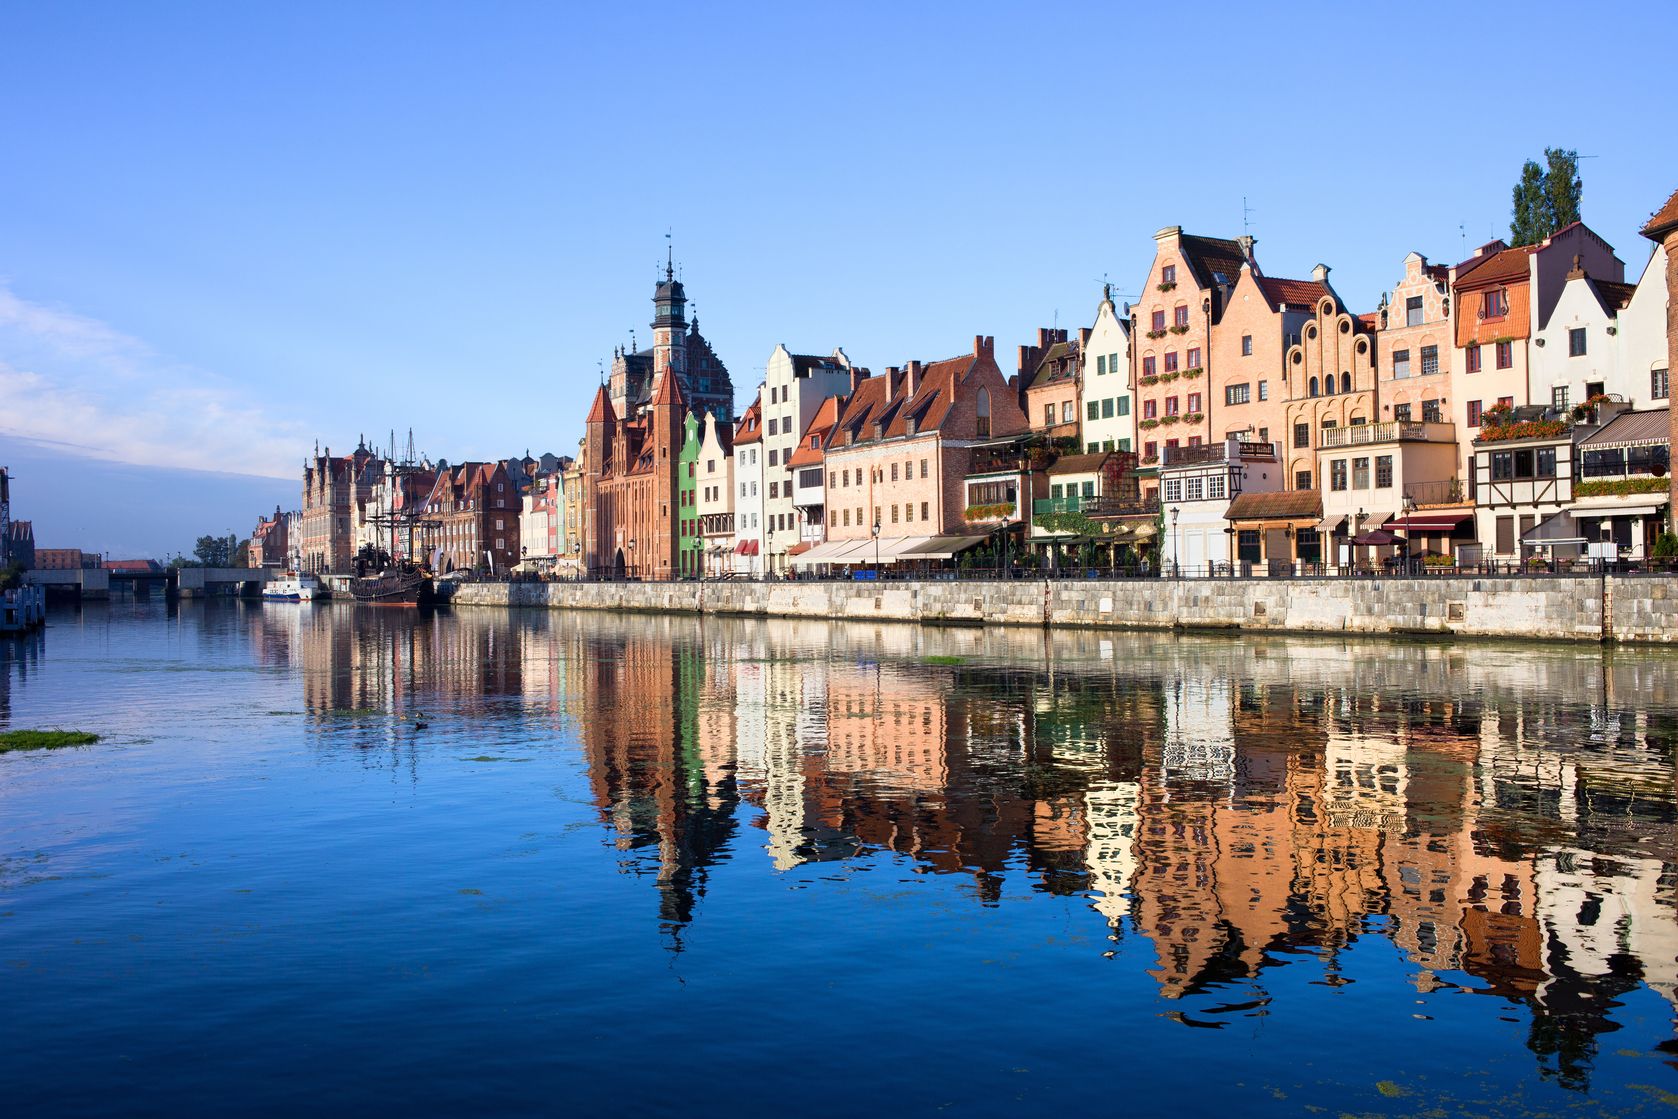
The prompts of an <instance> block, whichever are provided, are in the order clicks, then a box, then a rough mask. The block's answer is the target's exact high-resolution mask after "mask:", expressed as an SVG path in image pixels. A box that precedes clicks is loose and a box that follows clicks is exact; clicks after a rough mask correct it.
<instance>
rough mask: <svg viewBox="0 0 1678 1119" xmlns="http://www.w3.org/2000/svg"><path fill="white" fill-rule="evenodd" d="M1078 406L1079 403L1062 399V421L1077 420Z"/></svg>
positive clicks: (1067, 422) (1070, 421) (1064, 422)
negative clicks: (1076, 409)
mask: <svg viewBox="0 0 1678 1119" xmlns="http://www.w3.org/2000/svg"><path fill="white" fill-rule="evenodd" d="M1076 407H1077V405H1075V404H1073V403H1072V401H1070V400H1064V401H1062V402H1061V405H1060V422H1061V423H1063V424H1069V423H1072V422H1073V421H1074V420H1076V419H1077V418H1078V413H1077V412H1076V411H1074V409H1075V408H1076Z"/></svg>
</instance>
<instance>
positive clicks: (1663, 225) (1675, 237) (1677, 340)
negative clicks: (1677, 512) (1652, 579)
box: [1643, 191, 1678, 527]
mask: <svg viewBox="0 0 1678 1119" xmlns="http://www.w3.org/2000/svg"><path fill="white" fill-rule="evenodd" d="M1643 236H1645V237H1647V238H1649V240H1651V241H1653V242H1654V243H1655V244H1656V245H1659V246H1660V247H1661V250H1662V251H1663V252H1664V253H1665V254H1666V291H1667V303H1666V357H1667V364H1666V368H1667V369H1668V370H1670V369H1672V367H1673V366H1674V365H1678V302H1675V301H1674V300H1673V298H1672V293H1673V292H1678V191H1673V192H1672V196H1671V197H1669V198H1668V199H1667V200H1666V205H1664V206H1662V207H1661V208H1660V209H1659V210H1657V211H1655V214H1654V216H1653V217H1651V218H1650V219H1649V220H1648V222H1647V223H1645V224H1644V226H1643ZM1671 415H1672V417H1674V421H1675V426H1674V427H1673V429H1672V443H1673V445H1678V409H1674V410H1673V411H1672V412H1671ZM1671 496H1672V505H1671V508H1673V509H1678V474H1674V475H1673V476H1672V492H1671ZM1670 515H1671V514H1670V513H1669V516H1670ZM1671 523H1672V522H1671V521H1669V522H1668V526H1669V527H1670V526H1671Z"/></svg>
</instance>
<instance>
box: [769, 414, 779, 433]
mask: <svg viewBox="0 0 1678 1119" xmlns="http://www.w3.org/2000/svg"><path fill="white" fill-rule="evenodd" d="M780 422H781V421H779V420H777V419H775V418H774V417H773V416H771V417H770V418H769V434H770V435H773V434H775V432H776V430H777V429H778V426H779V424H780Z"/></svg>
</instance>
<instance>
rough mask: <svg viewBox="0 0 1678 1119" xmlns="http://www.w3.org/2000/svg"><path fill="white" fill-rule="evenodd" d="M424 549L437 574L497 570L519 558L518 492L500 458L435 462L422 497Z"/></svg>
mask: <svg viewBox="0 0 1678 1119" xmlns="http://www.w3.org/2000/svg"><path fill="white" fill-rule="evenodd" d="M425 518H426V520H427V521H431V522H435V523H436V526H437V527H435V528H429V529H427V530H426V536H425V538H426V552H427V554H428V556H430V557H432V560H433V566H434V567H435V568H436V570H437V571H438V572H439V573H444V572H449V571H461V570H465V571H496V572H502V571H506V570H508V569H509V568H511V567H512V566H513V565H514V564H516V563H518V562H519V547H520V545H519V495H518V492H517V487H516V486H514V485H513V483H512V481H511V479H509V478H508V476H507V466H506V464H505V463H501V462H463V463H460V464H459V465H458V466H440V467H439V468H438V471H437V481H436V483H435V484H434V485H433V486H432V489H431V494H430V496H428V497H427V498H426V501H425Z"/></svg>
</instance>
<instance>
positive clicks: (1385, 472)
mask: <svg viewBox="0 0 1678 1119" xmlns="http://www.w3.org/2000/svg"><path fill="white" fill-rule="evenodd" d="M1392 485H1393V457H1392V456H1391V455H1376V456H1375V488H1376V489H1378V490H1390V489H1392Z"/></svg>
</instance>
